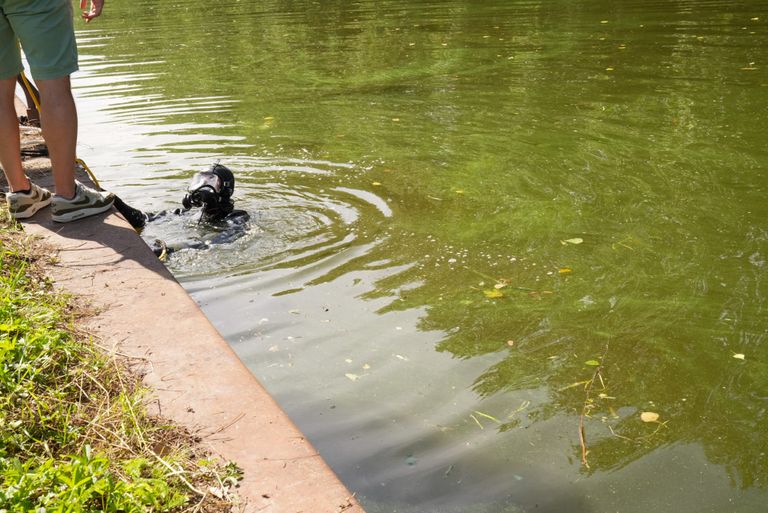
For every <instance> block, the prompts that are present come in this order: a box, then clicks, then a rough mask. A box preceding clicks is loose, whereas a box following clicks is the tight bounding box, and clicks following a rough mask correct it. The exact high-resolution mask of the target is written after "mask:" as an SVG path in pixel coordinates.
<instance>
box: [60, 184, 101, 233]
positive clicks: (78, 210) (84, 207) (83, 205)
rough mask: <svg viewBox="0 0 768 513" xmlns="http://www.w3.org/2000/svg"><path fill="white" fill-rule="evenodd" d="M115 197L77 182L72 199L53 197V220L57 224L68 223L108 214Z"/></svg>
mask: <svg viewBox="0 0 768 513" xmlns="http://www.w3.org/2000/svg"><path fill="white" fill-rule="evenodd" d="M114 201H115V195H114V194H112V193H111V192H106V191H97V190H94V189H91V188H90V187H86V186H85V185H83V184H81V183H80V182H78V181H77V180H75V197H74V198H72V199H66V198H62V197H61V196H54V197H53V204H52V205H51V219H53V220H54V221H56V222H57V223H68V222H70V221H76V220H78V219H82V218H84V217H88V216H93V215H96V214H100V213H102V212H106V211H107V210H109V209H110V208H112V203H113V202H114Z"/></svg>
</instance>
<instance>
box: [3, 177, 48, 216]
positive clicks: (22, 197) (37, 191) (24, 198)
mask: <svg viewBox="0 0 768 513" xmlns="http://www.w3.org/2000/svg"><path fill="white" fill-rule="evenodd" d="M5 199H6V201H7V202H8V212H10V214H11V217H13V218H15V219H26V218H28V217H32V216H33V215H35V212H37V211H38V210H40V209H41V208H44V207H47V206H48V205H49V204H50V203H51V192H50V191H49V190H48V189H43V188H42V187H38V186H37V185H35V184H33V183H32V182H29V192H9V193H7V194H6V195H5Z"/></svg>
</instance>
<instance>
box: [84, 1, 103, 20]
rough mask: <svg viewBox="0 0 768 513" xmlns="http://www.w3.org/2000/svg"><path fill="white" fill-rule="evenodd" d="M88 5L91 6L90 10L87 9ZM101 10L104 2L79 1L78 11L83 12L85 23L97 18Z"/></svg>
mask: <svg viewBox="0 0 768 513" xmlns="http://www.w3.org/2000/svg"><path fill="white" fill-rule="evenodd" d="M88 3H90V4H91V8H90V9H88ZM103 8H104V0H80V9H82V10H83V19H84V20H85V22H86V23H88V22H90V21H91V20H92V19H94V18H95V17H97V16H99V15H100V14H101V10H102V9H103Z"/></svg>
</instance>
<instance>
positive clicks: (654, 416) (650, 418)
mask: <svg viewBox="0 0 768 513" xmlns="http://www.w3.org/2000/svg"><path fill="white" fill-rule="evenodd" d="M640 420H642V421H643V422H656V421H657V420H659V414H658V413H654V412H652V411H644V412H643V413H641V414H640Z"/></svg>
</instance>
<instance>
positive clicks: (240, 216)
mask: <svg viewBox="0 0 768 513" xmlns="http://www.w3.org/2000/svg"><path fill="white" fill-rule="evenodd" d="M250 218H251V215H250V214H249V213H248V212H246V211H245V210H233V211H232V212H230V213H229V214H227V217H226V218H225V219H226V220H227V221H232V222H235V223H244V222H246V221H248V220H249V219H250Z"/></svg>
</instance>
